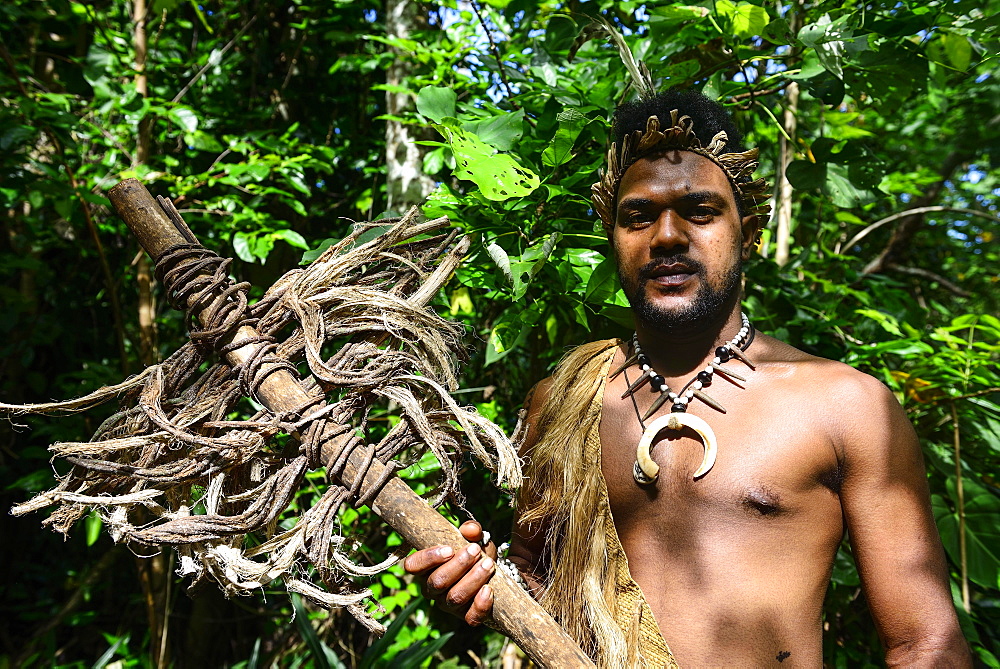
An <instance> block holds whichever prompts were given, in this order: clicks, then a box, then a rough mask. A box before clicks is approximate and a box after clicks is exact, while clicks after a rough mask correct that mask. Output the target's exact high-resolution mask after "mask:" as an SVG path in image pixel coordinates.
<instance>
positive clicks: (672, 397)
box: [667, 391, 677, 400]
mask: <svg viewBox="0 0 1000 669" xmlns="http://www.w3.org/2000/svg"><path fill="white" fill-rule="evenodd" d="M667 397H669V398H670V399H672V400H675V399H677V393H675V392H673V391H669V392H668V393H667Z"/></svg>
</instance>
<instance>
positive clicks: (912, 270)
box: [885, 263, 972, 297]
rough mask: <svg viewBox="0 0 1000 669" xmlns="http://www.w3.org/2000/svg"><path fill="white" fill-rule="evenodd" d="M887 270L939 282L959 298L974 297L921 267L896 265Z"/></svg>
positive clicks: (887, 266) (887, 267)
mask: <svg viewBox="0 0 1000 669" xmlns="http://www.w3.org/2000/svg"><path fill="white" fill-rule="evenodd" d="M885 269H891V270H893V271H896V272H900V273H901V274H910V275H912V276H919V277H922V278H924V279H930V280H931V281H937V282H938V283H940V284H941V286H942V287H943V288H947V289H948V290H950V291H951V292H953V293H955V294H956V295H958V296H959V297H971V296H972V293H970V292H969V291H967V290H965V289H963V288H960V287H958V286H957V285H955V284H954V283H952V282H951V281H949V280H948V279H946V278H944V277H943V276H941V275H940V274H935V273H934V272H931V271H930V270H926V269H922V268H920V267H903V266H902V265H896V264H895V263H893V264H891V265H886V266H885Z"/></svg>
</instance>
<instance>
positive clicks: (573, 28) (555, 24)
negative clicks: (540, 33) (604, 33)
mask: <svg viewBox="0 0 1000 669" xmlns="http://www.w3.org/2000/svg"><path fill="white" fill-rule="evenodd" d="M579 32H580V29H579V28H577V25H576V21H574V20H573V19H572V18H570V17H569V16H566V15H565V14H553V15H552V17H551V18H549V22H548V23H547V24H546V25H545V35H544V37H543V38H542V44H543V45H544V47H545V50H546V51H548V52H549V53H555V52H559V51H566V50H568V49H569V48H570V47H571V46H573V40H575V39H576V36H577V34H578V33H579Z"/></svg>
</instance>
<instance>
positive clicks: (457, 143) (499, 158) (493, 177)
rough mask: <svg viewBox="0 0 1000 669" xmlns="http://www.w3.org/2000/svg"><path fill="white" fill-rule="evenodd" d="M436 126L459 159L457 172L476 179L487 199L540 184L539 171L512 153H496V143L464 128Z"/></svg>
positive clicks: (504, 197)
mask: <svg viewBox="0 0 1000 669" xmlns="http://www.w3.org/2000/svg"><path fill="white" fill-rule="evenodd" d="M434 127H436V128H437V129H438V131H439V132H440V133H441V134H442V135H444V136H445V138H447V140H448V143H449V144H451V150H452V152H453V153H454V154H455V162H456V163H457V166H456V169H455V176H456V177H458V178H459V179H468V180H469V181H472V182H473V183H475V184H476V185H477V186H479V190H480V192H481V193H482V194H483V196H484V197H486V199H488V200H494V201H497V202H503V201H505V200H509V199H511V198H515V197H523V196H525V195H528V194H529V193H531V192H532V191H534V190H535V189H536V188H538V185H539V183H540V180H539V178H538V175H537V174H535V173H534V172H532V171H531V170H529V169H527V168H525V167H522V166H520V165H518V164H517V163H516V162H515V161H514V159H513V158H512V157H511V156H510V155H508V154H506V153H494V149H493V147H491V146H490V145H489V144H486V143H484V142H483V141H482V140H480V139H479V138H478V137H476V136H475V135H473V134H472V133H469V132H466V131H464V130H462V129H461V128H457V127H449V126H445V125H441V124H435V126H434Z"/></svg>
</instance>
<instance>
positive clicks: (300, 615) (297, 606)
mask: <svg viewBox="0 0 1000 669" xmlns="http://www.w3.org/2000/svg"><path fill="white" fill-rule="evenodd" d="M292 608H293V610H294V611H295V625H296V626H297V627H298V628H299V633H300V634H301V635H302V639H303V640H304V641H305V642H306V646H307V647H308V648H309V653H310V655H311V656H312V659H313V662H315V663H316V667H317V669H331V668H330V662H329V660H328V659H327V651H329V650H330V649H329V647H327V645H326V644H325V643H323V641H322V640H321V639H320V638H319V635H317V634H316V630H315V629H313V626H312V623H310V622H309V613H308V612H307V611H306V608H305V606H303V605H302V597H301V596H299V594H298V593H295V592H293V593H292Z"/></svg>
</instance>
